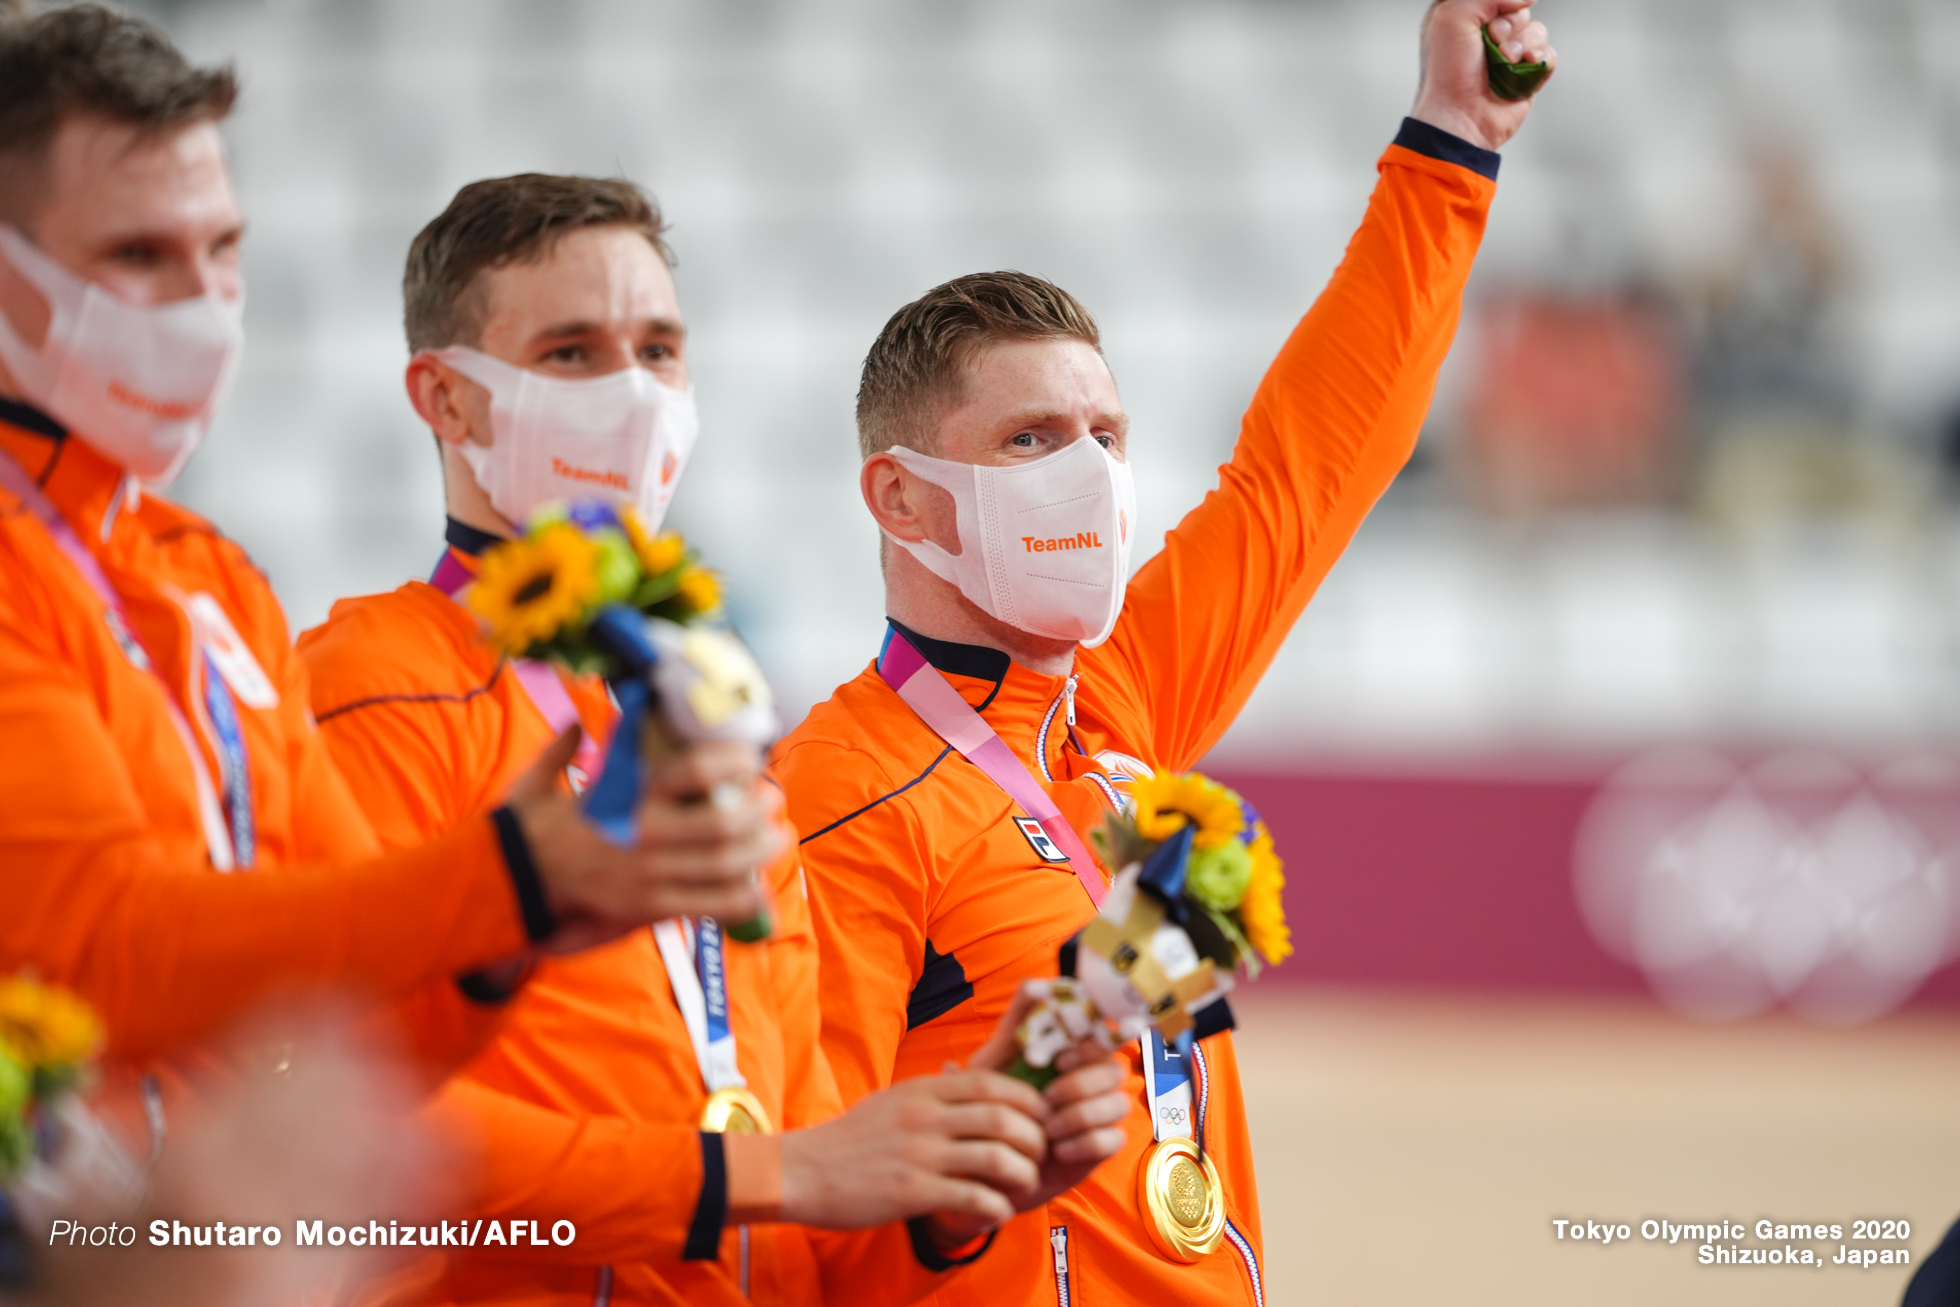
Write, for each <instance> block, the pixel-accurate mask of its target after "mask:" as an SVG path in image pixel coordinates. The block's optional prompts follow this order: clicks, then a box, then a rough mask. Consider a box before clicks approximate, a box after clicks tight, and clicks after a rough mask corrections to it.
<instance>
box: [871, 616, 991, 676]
mask: <svg viewBox="0 0 1960 1307" xmlns="http://www.w3.org/2000/svg"><path fill="white" fill-rule="evenodd" d="M885 621H887V622H888V623H890V624H891V628H892V630H894V631H897V632H898V633H899V634H900V635H902V636H904V637H905V638H906V639H907V640H910V641H911V642H912V647H913V648H914V649H917V650H918V651H919V654H920V656H921V657H923V658H924V659H925V660H926V661H927V662H929V663H931V664H932V665H933V666H934V667H936V668H938V669H939V670H940V671H942V672H951V673H952V674H953V675H955V676H971V677H972V678H973V679H974V680H976V681H992V682H993V683H994V684H995V685H999V684H1000V683H1001V682H1002V681H1004V680H1006V679H1007V669H1008V667H1009V666H1011V665H1012V664H1013V662H1014V660H1013V659H1012V658H1009V657H1008V656H1007V655H1006V654H1005V653H1004V652H1002V651H1001V650H999V649H989V648H987V646H985V645H983V644H955V643H953V642H952V641H951V640H935V639H933V638H932V637H931V636H929V635H920V634H919V633H918V632H917V631H915V630H913V629H912V628H911V627H909V626H907V625H905V623H903V622H901V621H899V620H898V619H897V618H895V617H887V618H886V619H885Z"/></svg>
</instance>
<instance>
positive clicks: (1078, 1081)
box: [1042, 1058, 1129, 1108]
mask: <svg viewBox="0 0 1960 1307" xmlns="http://www.w3.org/2000/svg"><path fill="white" fill-rule="evenodd" d="M1128 1075H1129V1068H1128V1067H1125V1066H1124V1065H1123V1064H1122V1063H1121V1062H1118V1061H1117V1060H1116V1059H1114V1058H1110V1059H1109V1060H1107V1061H1103V1062H1092V1063H1090V1064H1089V1065H1088V1066H1085V1067H1082V1068H1081V1069H1079V1070H1076V1071H1070V1072H1069V1073H1067V1074H1066V1075H1062V1076H1057V1077H1056V1078H1055V1079H1054V1081H1052V1082H1051V1083H1050V1084H1049V1086H1048V1088H1047V1089H1045V1090H1043V1091H1042V1097H1043V1098H1046V1099H1047V1100H1048V1105H1049V1106H1050V1107H1054V1108H1062V1107H1066V1106H1068V1105H1069V1104H1070V1103H1075V1102H1079V1101H1081V1100H1082V1099H1085V1098H1094V1097H1095V1096H1097V1095H1098V1094H1107V1093H1111V1092H1114V1091H1120V1090H1121V1089H1122V1087H1123V1081H1124V1080H1125V1079H1127V1078H1128Z"/></svg>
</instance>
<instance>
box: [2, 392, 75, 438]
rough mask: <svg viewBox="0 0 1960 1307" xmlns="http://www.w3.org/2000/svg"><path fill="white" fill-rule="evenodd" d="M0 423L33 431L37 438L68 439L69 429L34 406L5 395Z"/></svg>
mask: <svg viewBox="0 0 1960 1307" xmlns="http://www.w3.org/2000/svg"><path fill="white" fill-rule="evenodd" d="M0 422H5V423H6V424H8V425H9V426H15V427H19V428H20V429H21V430H22V431H32V432H33V433H34V434H35V435H37V436H46V437H47V438H48V439H50V440H66V439H67V438H68V428H67V427H64V426H62V425H61V423H59V422H57V421H55V420H54V419H53V418H51V417H49V416H48V415H47V414H46V413H43V412H42V411H41V410H40V409H38V408H35V407H34V406H33V405H32V404H23V403H21V402H20V401H19V400H17V399H8V398H7V397H6V396H4V395H0Z"/></svg>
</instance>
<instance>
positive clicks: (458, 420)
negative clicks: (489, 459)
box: [402, 351, 491, 447]
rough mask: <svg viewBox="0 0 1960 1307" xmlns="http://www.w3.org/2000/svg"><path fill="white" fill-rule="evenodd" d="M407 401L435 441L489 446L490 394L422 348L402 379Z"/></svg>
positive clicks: (449, 443)
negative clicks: (406, 390) (431, 433)
mask: <svg viewBox="0 0 1960 1307" xmlns="http://www.w3.org/2000/svg"><path fill="white" fill-rule="evenodd" d="M402 380H403V382H404V384H405V385H406V386H407V388H408V402H409V403H410V404H413V405H414V406H415V412H416V415H417V416H418V417H420V418H421V419H422V420H423V421H424V422H426V423H428V424H429V430H431V431H433V432H434V433H435V437H436V439H437V440H440V441H442V442H443V443H444V444H447V445H461V444H465V443H467V442H472V441H473V442H475V443H476V444H479V445H483V446H486V447H487V446H489V444H490V443H491V434H490V397H489V393H488V392H487V391H485V390H484V389H483V387H481V386H479V385H477V384H476V383H475V382H474V381H471V380H470V379H469V378H468V377H466V376H464V375H463V374H462V373H460V372H458V371H457V370H456V369H455V368H452V367H450V366H449V365H448V364H447V363H444V362H443V361H442V360H441V359H439V358H437V357H436V356H435V355H433V354H430V353H428V352H427V351H424V352H422V353H420V354H417V355H416V356H415V357H414V358H412V359H410V360H409V361H408V371H407V373H406V374H405V375H404V376H403V378H402Z"/></svg>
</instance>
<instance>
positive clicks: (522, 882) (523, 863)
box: [490, 803, 558, 944]
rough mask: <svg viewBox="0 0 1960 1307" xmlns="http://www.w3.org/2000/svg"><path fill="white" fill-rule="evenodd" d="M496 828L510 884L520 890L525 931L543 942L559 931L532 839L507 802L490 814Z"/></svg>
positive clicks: (518, 892)
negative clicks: (532, 852)
mask: <svg viewBox="0 0 1960 1307" xmlns="http://www.w3.org/2000/svg"><path fill="white" fill-rule="evenodd" d="M490 822H491V824H492V825H493V826H495V827H496V830H497V844H498V846H499V847H500V848H502V850H503V854H504V870H505V871H507V872H508V873H509V874H510V884H511V888H512V889H513V890H515V891H516V893H517V908H518V912H519V914H520V915H521V916H522V917H523V919H524V933H525V935H526V936H527V937H528V938H529V939H530V941H531V942H532V943H533V944H542V943H544V941H546V940H548V939H550V938H551V937H552V936H553V935H555V934H557V933H558V918H557V916H556V915H555V914H554V913H553V912H552V910H551V904H550V903H549V901H547V900H546V898H545V893H544V877H543V876H542V875H540V874H539V872H538V864H537V860H536V859H535V858H534V857H532V855H531V842H530V840H528V839H527V838H526V837H525V835H524V826H523V823H521V822H520V821H518V819H517V810H516V809H515V808H513V807H512V806H511V805H510V804H508V803H506V804H505V805H504V806H503V807H501V808H498V809H497V810H496V811H495V812H492V813H491V814H490Z"/></svg>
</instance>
